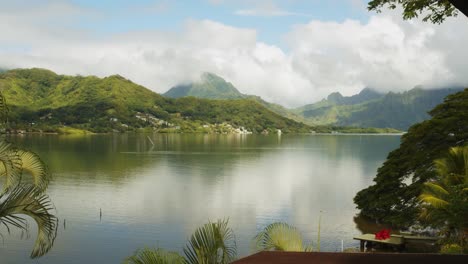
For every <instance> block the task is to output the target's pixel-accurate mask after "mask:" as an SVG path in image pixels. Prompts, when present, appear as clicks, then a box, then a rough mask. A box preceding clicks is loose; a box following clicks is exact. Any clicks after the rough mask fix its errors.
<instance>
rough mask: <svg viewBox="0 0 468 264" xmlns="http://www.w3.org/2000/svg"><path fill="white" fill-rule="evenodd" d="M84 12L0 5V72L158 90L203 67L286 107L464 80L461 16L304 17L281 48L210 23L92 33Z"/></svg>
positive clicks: (467, 37) (465, 32)
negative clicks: (104, 79) (126, 82)
mask: <svg viewBox="0 0 468 264" xmlns="http://www.w3.org/2000/svg"><path fill="white" fill-rule="evenodd" d="M19 10H21V11H19ZM57 14H60V15H57ZM392 14H394V13H392ZM83 15H85V16H87V17H90V18H94V17H96V14H94V13H93V12H91V11H89V10H82V9H80V8H78V7H75V6H72V5H65V4H62V3H61V2H50V3H49V5H48V6H46V7H41V8H25V9H19V8H13V7H11V6H10V7H6V8H3V9H2V10H0V32H2V34H0V43H1V44H0V58H1V60H0V67H10V68H11V67H44V68H49V69H51V70H53V71H56V72H58V73H62V74H72V75H74V74H82V75H88V74H92V75H97V76H107V75H111V74H121V75H123V76H126V77H127V78H130V79H131V80H133V81H134V82H136V83H139V84H142V85H144V86H146V87H148V88H150V89H152V90H154V91H156V92H160V93H162V92H165V91H166V90H168V89H169V88H170V87H171V86H173V85H176V84H178V83H180V82H186V81H189V80H193V79H195V78H196V77H197V76H198V75H199V74H200V73H201V72H203V71H211V72H214V73H216V74H219V75H220V76H222V77H224V78H225V79H227V80H228V81H230V82H232V83H233V84H234V85H235V86H236V87H238V88H239V90H241V92H243V93H248V94H256V95H260V96H262V97H264V98H265V99H266V100H270V101H273V102H277V103H282V104H285V105H288V106H297V105H301V104H305V103H310V102H314V101H316V100H320V99H321V98H323V97H326V96H327V95H328V94H329V93H331V92H334V91H340V92H342V93H343V94H346V95H351V94H353V93H357V92H359V90H360V89H362V88H364V87H366V86H370V87H374V88H377V89H380V90H382V91H389V90H392V91H401V90H407V89H410V88H412V87H414V86H415V85H419V84H422V85H425V86H427V87H436V86H443V85H453V84H463V85H466V84H468V75H467V74H466V70H465V68H466V67H465V65H466V61H468V53H467V52H466V50H465V47H466V45H468V26H467V21H468V20H467V18H465V17H463V16H459V17H458V18H456V19H449V20H447V21H446V22H445V23H444V24H442V25H432V24H428V23H423V22H419V21H410V22H408V21H402V20H401V18H400V17H399V14H396V13H395V16H392V15H388V14H385V13H384V14H379V15H375V16H372V17H371V18H370V20H369V21H368V22H366V23H361V22H358V21H353V20H346V21H344V22H341V23H338V22H323V21H317V20H312V21H310V22H309V23H307V24H301V25H296V26H295V27H294V28H293V29H291V31H290V32H289V33H288V34H287V35H285V36H284V40H285V42H286V43H288V51H285V50H282V49H280V48H279V47H277V46H274V45H269V44H266V43H262V42H260V41H259V40H258V39H257V32H256V31H255V30H254V29H246V28H236V27H232V26H228V25H224V24H222V23H219V22H215V21H209V20H188V21H187V22H186V23H185V27H184V28H183V30H182V31H181V32H178V33H175V32H174V33H168V32H162V31H156V30H152V31H140V32H126V33H120V34H114V35H111V34H108V35H103V36H96V35H95V34H94V33H93V32H92V31H90V30H89V31H85V30H79V29H76V28H74V27H72V26H70V25H73V21H74V20H75V19H77V16H80V17H82V16H83ZM57 21H60V23H57Z"/></svg>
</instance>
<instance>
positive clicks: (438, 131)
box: [354, 89, 468, 227]
mask: <svg viewBox="0 0 468 264" xmlns="http://www.w3.org/2000/svg"><path fill="white" fill-rule="evenodd" d="M429 114H430V115H431V116H432V118H431V119H430V120H427V121H424V122H422V123H419V124H416V125H413V126H412V127H411V128H410V129H409V130H408V133H406V134H405V135H403V136H402V138H401V144H400V147H399V148H398V149H396V150H394V151H392V152H390V154H389V155H388V157H387V160H386V161H385V163H384V164H383V166H382V167H380V168H379V169H378V171H377V176H376V177H375V178H374V184H373V185H371V186H369V187H368V188H366V189H364V190H362V191H360V192H359V193H358V194H357V195H356V197H355V198H354V202H355V203H356V204H357V207H358V209H360V210H361V215H363V216H367V217H369V218H371V219H373V220H377V221H379V222H387V223H390V224H393V225H396V226H401V227H408V226H410V225H412V224H414V223H415V221H416V220H417V218H418V215H419V210H420V208H419V199H418V196H419V195H420V194H421V191H422V188H423V186H424V183H425V182H427V181H428V180H430V179H435V178H436V175H437V174H436V171H435V168H434V160H436V159H440V158H443V157H444V155H445V154H446V153H447V150H448V149H449V148H450V147H455V146H464V145H466V144H468V89H465V90H464V91H462V92H459V93H456V94H453V95H449V96H448V97H447V98H446V99H445V101H444V102H443V103H442V104H440V105H438V106H437V107H435V108H434V109H433V110H432V111H430V112H429Z"/></svg>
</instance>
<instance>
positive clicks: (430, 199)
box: [419, 193, 449, 209]
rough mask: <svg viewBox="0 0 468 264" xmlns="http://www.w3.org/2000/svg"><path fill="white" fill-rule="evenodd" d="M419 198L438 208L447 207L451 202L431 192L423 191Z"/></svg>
mask: <svg viewBox="0 0 468 264" xmlns="http://www.w3.org/2000/svg"><path fill="white" fill-rule="evenodd" d="M419 199H420V200H421V201H422V202H425V203H428V204H429V205H430V206H432V207H434V208H438V209H441V208H445V207H446V206H447V205H448V204H449V203H448V202H447V201H445V200H442V199H440V198H438V197H435V196H433V195H430V194H424V193H423V194H421V195H420V196H419Z"/></svg>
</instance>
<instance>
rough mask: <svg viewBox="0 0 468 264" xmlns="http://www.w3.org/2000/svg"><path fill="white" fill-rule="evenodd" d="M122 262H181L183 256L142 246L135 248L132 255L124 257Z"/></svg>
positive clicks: (183, 260)
mask: <svg viewBox="0 0 468 264" xmlns="http://www.w3.org/2000/svg"><path fill="white" fill-rule="evenodd" d="M123 263H124V264H183V263H185V258H184V257H182V256H181V255H179V253H177V252H171V251H166V250H164V249H161V248H158V249H150V248H144V249H141V250H137V251H136V252H135V253H134V254H133V255H132V256H130V257H128V258H126V259H125V260H124V262H123Z"/></svg>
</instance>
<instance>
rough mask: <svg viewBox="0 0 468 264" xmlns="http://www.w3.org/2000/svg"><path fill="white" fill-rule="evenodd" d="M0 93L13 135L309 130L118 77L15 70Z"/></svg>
mask: <svg viewBox="0 0 468 264" xmlns="http://www.w3.org/2000/svg"><path fill="white" fill-rule="evenodd" d="M0 88H1V90H2V94H3V96H4V97H5V99H6V102H7V104H8V105H9V108H10V114H9V123H10V126H11V127H12V128H13V129H26V130H32V131H39V130H41V131H57V128H59V127H62V126H70V127H74V128H78V129H85V130H90V131H93V132H109V131H128V130H134V129H138V128H148V129H151V130H155V131H159V132H232V131H239V129H240V128H242V129H240V130H242V131H244V132H245V130H248V131H250V132H254V133H260V132H263V131H265V130H266V131H275V132H276V129H281V130H283V132H308V131H309V130H310V127H309V126H306V125H304V124H302V123H299V122H296V121H293V120H290V119H287V118H285V117H283V116H280V115H278V114H276V113H273V112H271V111H270V110H268V109H266V108H265V107H264V106H263V105H261V104H260V103H258V102H255V101H252V100H249V99H237V100H232V101H229V102H227V101H220V100H208V99H199V98H194V97H187V98H178V99H171V98H166V97H163V96H161V95H159V94H157V93H154V92H152V91H151V90H149V89H147V88H145V87H143V86H141V85H138V84H135V83H133V82H132V81H130V80H128V79H125V78H124V77H122V76H119V75H113V76H109V77H106V78H98V77H95V76H87V77H83V76H66V75H57V74H55V73H54V72H52V71H49V70H44V69H16V70H10V71H7V72H4V73H0Z"/></svg>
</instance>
